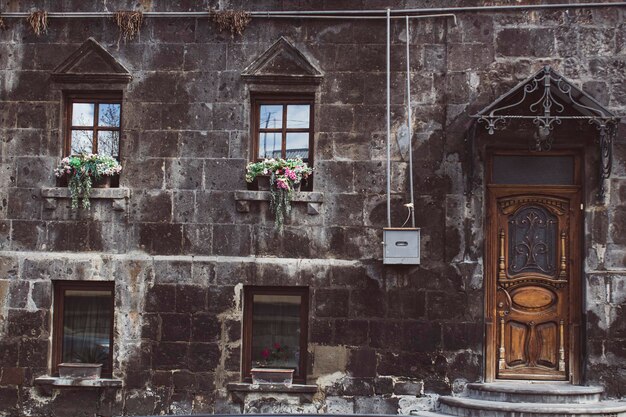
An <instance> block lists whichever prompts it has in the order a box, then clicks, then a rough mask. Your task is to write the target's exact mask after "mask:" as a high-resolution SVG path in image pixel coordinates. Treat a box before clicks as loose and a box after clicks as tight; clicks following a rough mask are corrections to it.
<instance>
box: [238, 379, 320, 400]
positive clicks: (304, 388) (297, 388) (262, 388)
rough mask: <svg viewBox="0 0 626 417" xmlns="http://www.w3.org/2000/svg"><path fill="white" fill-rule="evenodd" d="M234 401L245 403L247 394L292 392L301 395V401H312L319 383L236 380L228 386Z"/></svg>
mask: <svg viewBox="0 0 626 417" xmlns="http://www.w3.org/2000/svg"><path fill="white" fill-rule="evenodd" d="M226 389H227V390H228V391H229V392H230V394H231V396H232V399H233V401H234V402H238V403H240V404H241V403H243V402H244V399H245V396H246V395H247V394H264V393H266V394H291V395H294V396H299V397H300V401H301V402H306V403H310V402H312V401H313V396H314V395H315V393H316V392H317V385H301V384H292V385H285V384H249V383H246V382H234V383H230V384H228V385H227V386H226Z"/></svg>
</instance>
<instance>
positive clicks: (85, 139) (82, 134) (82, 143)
mask: <svg viewBox="0 0 626 417" xmlns="http://www.w3.org/2000/svg"><path fill="white" fill-rule="evenodd" d="M83 152H84V153H91V152H93V131H91V130H72V149H71V153H72V155H76V154H79V153H83Z"/></svg>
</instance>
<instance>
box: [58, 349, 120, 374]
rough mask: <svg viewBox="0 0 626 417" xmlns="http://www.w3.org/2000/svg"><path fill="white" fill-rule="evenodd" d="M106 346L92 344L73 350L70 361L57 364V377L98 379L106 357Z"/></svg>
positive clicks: (107, 353) (107, 352)
mask: <svg viewBox="0 0 626 417" xmlns="http://www.w3.org/2000/svg"><path fill="white" fill-rule="evenodd" d="M108 355H109V350H108V347H105V346H102V345H92V346H91V347H89V348H87V349H85V350H83V351H78V352H74V354H73V355H72V358H71V362H63V363H60V364H59V377H61V378H83V379H98V378H100V375H101V372H102V363H103V362H105V361H106V360H107V359H108Z"/></svg>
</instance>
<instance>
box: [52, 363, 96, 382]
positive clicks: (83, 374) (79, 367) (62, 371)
mask: <svg viewBox="0 0 626 417" xmlns="http://www.w3.org/2000/svg"><path fill="white" fill-rule="evenodd" d="M101 372H102V364H101V363H60V364H59V376H60V377H61V378H84V379H98V378H100V373H101Z"/></svg>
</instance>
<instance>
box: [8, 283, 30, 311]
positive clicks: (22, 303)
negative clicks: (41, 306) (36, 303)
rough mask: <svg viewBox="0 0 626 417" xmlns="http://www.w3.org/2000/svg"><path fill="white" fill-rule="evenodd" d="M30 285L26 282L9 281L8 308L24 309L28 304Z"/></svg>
mask: <svg viewBox="0 0 626 417" xmlns="http://www.w3.org/2000/svg"><path fill="white" fill-rule="evenodd" d="M29 291H30V285H29V283H28V281H11V285H10V286H9V307H11V308H25V307H26V303H27V302H28V293H29Z"/></svg>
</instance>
